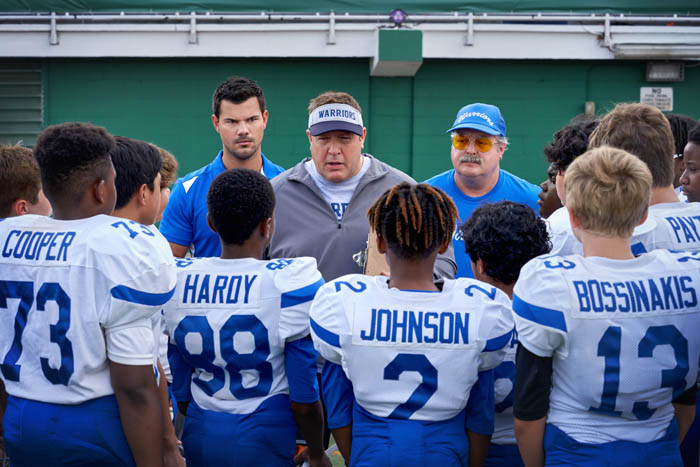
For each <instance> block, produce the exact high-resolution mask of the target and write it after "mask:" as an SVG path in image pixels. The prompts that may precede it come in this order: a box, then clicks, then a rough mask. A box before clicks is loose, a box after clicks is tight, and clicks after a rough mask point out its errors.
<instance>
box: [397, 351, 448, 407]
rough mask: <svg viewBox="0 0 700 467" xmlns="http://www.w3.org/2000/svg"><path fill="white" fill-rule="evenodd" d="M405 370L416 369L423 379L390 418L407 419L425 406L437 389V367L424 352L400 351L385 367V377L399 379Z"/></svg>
mask: <svg viewBox="0 0 700 467" xmlns="http://www.w3.org/2000/svg"><path fill="white" fill-rule="evenodd" d="M404 371H416V372H418V373H419V374H420V375H421V378H423V381H422V382H421V383H420V384H419V385H418V387H417V388H416V390H415V391H413V394H411V397H409V398H408V400H407V401H406V402H404V403H403V404H399V406H398V407H396V408H395V409H394V411H393V412H391V414H390V415H389V418H400V419H404V420H407V419H409V418H411V415H413V414H414V413H415V412H416V411H417V410H419V409H420V408H421V407H423V406H424V405H425V404H426V403H427V402H428V399H430V397H431V396H432V395H433V394H435V391H437V383H438V374H437V369H436V368H435V367H434V366H433V364H432V363H430V360H428V357H426V356H425V355H422V354H410V353H400V354H398V355H397V356H396V357H395V358H394V359H393V360H392V361H391V362H390V363H389V364H388V365H387V366H386V367H384V379H386V380H391V381H398V380H399V376H401V373H403V372H404Z"/></svg>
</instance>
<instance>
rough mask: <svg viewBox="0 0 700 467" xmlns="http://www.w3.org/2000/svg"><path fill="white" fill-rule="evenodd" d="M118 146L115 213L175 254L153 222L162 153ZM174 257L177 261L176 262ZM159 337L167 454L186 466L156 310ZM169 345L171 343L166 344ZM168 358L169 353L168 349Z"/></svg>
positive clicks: (157, 365) (121, 141) (119, 140)
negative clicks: (173, 413) (172, 410)
mask: <svg viewBox="0 0 700 467" xmlns="http://www.w3.org/2000/svg"><path fill="white" fill-rule="evenodd" d="M114 140H115V142H116V145H115V146H114V149H112V151H110V153H109V155H110V157H111V159H112V164H114V169H115V170H116V172H117V176H116V178H115V181H114V184H115V186H116V188H117V201H116V204H115V207H114V213H113V215H114V216H115V217H121V218H124V219H126V220H127V222H126V224H125V225H127V226H128V227H129V228H132V229H141V230H142V231H143V232H144V233H146V229H147V230H149V231H150V234H149V235H151V234H152V235H153V236H154V237H155V241H154V244H156V245H158V247H159V248H160V251H159V254H160V255H162V256H163V257H169V256H171V255H172V252H171V250H170V245H169V244H168V241H167V240H166V239H165V237H163V236H162V235H161V233H160V232H159V231H158V229H156V228H155V227H154V226H153V224H154V223H155V221H156V219H157V217H158V215H159V214H160V213H161V212H162V209H161V205H162V203H161V194H162V190H161V173H162V170H163V168H162V163H161V162H162V157H161V152H160V151H159V150H158V149H157V148H156V147H155V146H153V145H152V144H148V143H145V142H143V141H138V140H135V139H131V138H126V137H123V136H115V138H114ZM174 261H175V260H174V259H173V264H174ZM151 325H152V328H153V335H154V337H155V341H154V346H155V352H154V355H153V365H154V371H155V374H156V381H157V383H158V389H159V393H160V402H161V411H162V415H163V455H164V463H165V465H166V466H184V465H185V461H184V459H183V458H182V455H181V454H180V450H179V448H178V444H179V443H178V440H177V437H176V436H175V429H174V427H173V424H172V423H171V419H170V403H169V400H168V384H167V381H166V379H165V374H164V373H165V372H164V370H163V366H162V365H161V361H160V358H159V350H160V336H161V334H162V326H161V314H160V313H156V314H155V315H153V319H152V323H151ZM166 345H167V344H166ZM165 358H166V360H167V352H166V357H165Z"/></svg>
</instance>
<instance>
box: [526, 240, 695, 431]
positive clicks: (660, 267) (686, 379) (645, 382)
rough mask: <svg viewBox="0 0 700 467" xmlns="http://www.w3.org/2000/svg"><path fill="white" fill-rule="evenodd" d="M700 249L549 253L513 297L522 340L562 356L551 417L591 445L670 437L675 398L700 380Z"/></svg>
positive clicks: (556, 358) (556, 366) (542, 352)
mask: <svg viewBox="0 0 700 467" xmlns="http://www.w3.org/2000/svg"><path fill="white" fill-rule="evenodd" d="M699 263H700V253H699V252H692V253H671V252H669V251H667V250H655V251H652V252H650V253H648V254H644V255H641V256H639V257H637V258H634V259H631V260H613V259H608V258H601V257H588V258H583V257H580V256H568V257H559V256H551V255H550V256H540V257H538V258H535V259H533V260H531V261H530V262H528V263H527V264H526V265H525V266H524V267H523V269H522V270H521V272H520V278H519V279H518V281H517V283H516V285H515V291H514V296H513V311H514V313H513V315H514V318H515V323H516V329H517V332H518V340H519V342H520V344H522V345H523V346H525V348H527V349H528V350H529V351H530V352H532V353H534V354H535V355H538V356H541V357H553V376H552V379H553V381H552V392H551V395H550V406H549V414H548V416H547V422H548V423H553V424H554V425H556V426H557V427H558V428H559V429H561V430H562V431H564V432H565V433H566V434H568V435H569V436H571V437H572V438H573V439H575V440H576V441H578V442H582V443H593V444H598V443H606V442H610V441H616V440H629V441H636V442H640V443H645V442H650V441H653V440H656V439H658V438H660V437H662V436H664V435H665V434H666V431H667V429H668V427H669V424H670V423H671V419H672V418H673V416H674V411H673V406H672V404H671V401H672V400H675V399H676V398H677V397H679V396H680V395H681V394H682V393H683V392H684V391H685V390H687V389H688V388H690V387H691V385H692V384H694V383H695V380H696V376H697V372H698V356H699V355H700V334H698V332H697V330H698V329H700V303H699V302H698V298H699V294H700V268H699V267H698V266H699Z"/></svg>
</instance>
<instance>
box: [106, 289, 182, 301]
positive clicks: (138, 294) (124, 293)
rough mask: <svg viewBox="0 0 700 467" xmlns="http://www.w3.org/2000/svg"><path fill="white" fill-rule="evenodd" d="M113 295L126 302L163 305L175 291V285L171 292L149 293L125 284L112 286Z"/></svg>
mask: <svg viewBox="0 0 700 467" xmlns="http://www.w3.org/2000/svg"><path fill="white" fill-rule="evenodd" d="M110 293H111V294H112V297H114V298H118V299H119V300H124V301H126V302H131V303H138V304H139V305H150V306H162V305H165V304H166V303H167V302H168V300H170V297H172V296H173V294H174V293H175V287H173V289H172V290H171V291H170V292H165V293H148V292H142V291H140V290H136V289H132V288H131V287H127V286H125V285H118V286H116V287H112V290H110Z"/></svg>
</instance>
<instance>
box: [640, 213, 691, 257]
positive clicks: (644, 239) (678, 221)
mask: <svg viewBox="0 0 700 467" xmlns="http://www.w3.org/2000/svg"><path fill="white" fill-rule="evenodd" d="M631 244H632V251H633V252H634V253H635V254H638V253H644V252H645V251H652V250H656V249H659V248H666V249H669V250H681V251H691V250H700V203H683V202H678V203H661V204H655V205H653V206H649V216H648V217H647V220H646V221H644V223H643V224H642V225H640V226H638V227H637V228H636V229H634V233H633V234H632V241H631Z"/></svg>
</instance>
